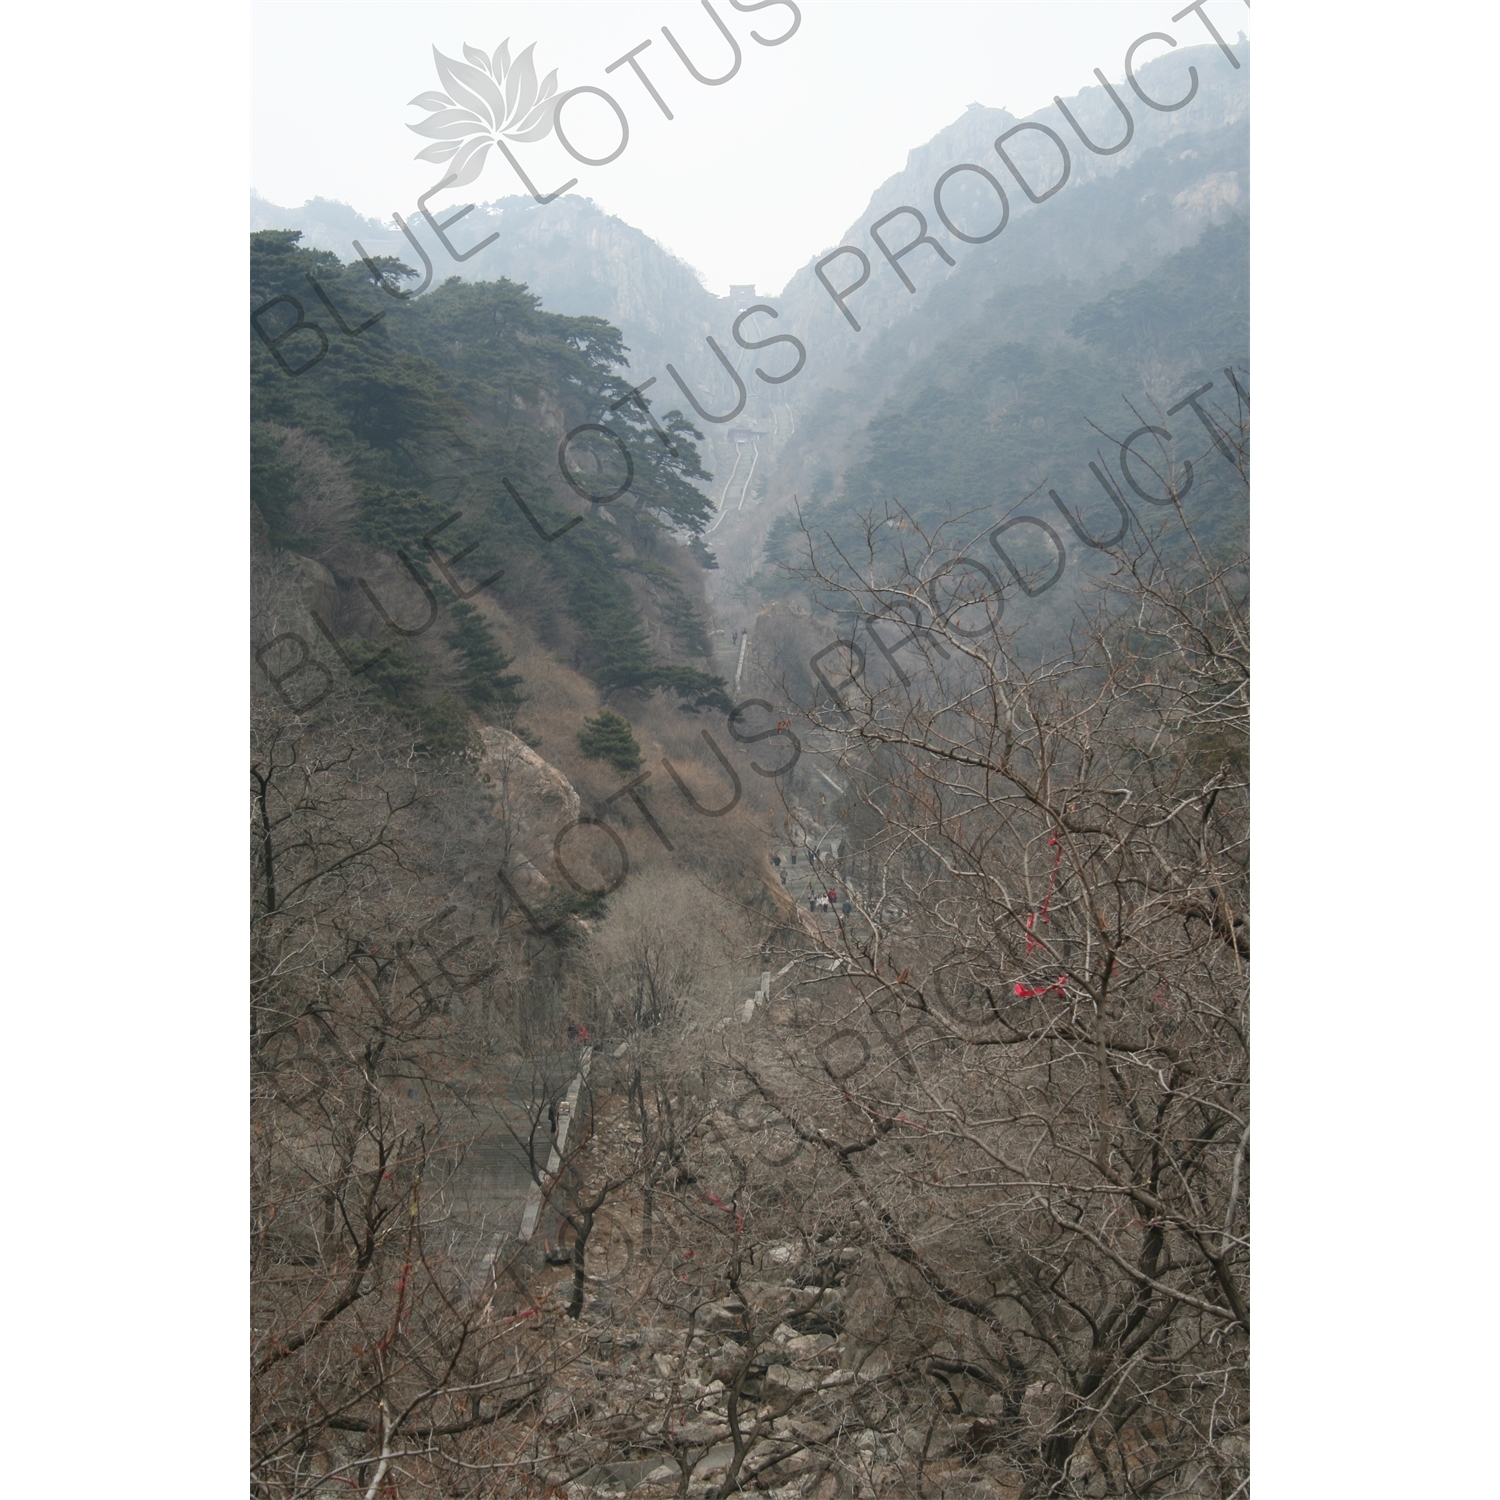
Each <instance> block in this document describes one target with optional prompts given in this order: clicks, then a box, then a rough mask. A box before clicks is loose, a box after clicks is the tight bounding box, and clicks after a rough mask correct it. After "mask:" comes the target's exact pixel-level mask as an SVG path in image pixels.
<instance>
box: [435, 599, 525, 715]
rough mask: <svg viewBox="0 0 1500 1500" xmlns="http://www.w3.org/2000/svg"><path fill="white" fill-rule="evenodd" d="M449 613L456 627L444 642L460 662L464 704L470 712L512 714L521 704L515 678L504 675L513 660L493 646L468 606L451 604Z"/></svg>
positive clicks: (484, 628) (473, 609) (518, 685)
mask: <svg viewBox="0 0 1500 1500" xmlns="http://www.w3.org/2000/svg"><path fill="white" fill-rule="evenodd" d="M452 611H453V618H454V621H455V622H456V623H455V625H454V628H453V629H452V630H451V631H449V632H448V637H447V639H448V644H449V645H450V646H452V647H453V649H454V650H455V651H457V652H458V654H459V657H460V658H461V660H462V662H463V666H462V667H461V669H460V671H459V681H460V683H461V684H462V686H461V687H460V691H461V693H462V694H463V697H464V699H465V701H466V702H467V703H469V704H470V705H471V706H472V707H474V708H501V709H506V710H510V711H511V712H514V710H515V709H517V708H519V707H520V706H521V704H522V703H523V702H524V701H525V695H524V694H523V693H522V692H521V678H520V676H519V674H517V673H511V674H509V675H507V674H506V671H505V669H506V668H507V667H508V666H510V664H511V662H512V661H513V660H514V658H513V657H510V656H507V655H506V654H505V653H504V652H503V651H502V650H501V649H500V648H499V647H498V646H497V645H496V644H495V642H494V640H493V638H492V637H491V636H490V632H489V628H488V627H487V626H486V625H485V623H484V620H483V618H482V617H481V616H480V613H479V611H478V610H477V609H475V608H474V606H473V605H472V604H465V603H464V602H463V601H462V600H455V601H454V603H453V606H452Z"/></svg>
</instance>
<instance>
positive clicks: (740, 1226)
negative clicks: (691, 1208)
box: [703, 1193, 745, 1234]
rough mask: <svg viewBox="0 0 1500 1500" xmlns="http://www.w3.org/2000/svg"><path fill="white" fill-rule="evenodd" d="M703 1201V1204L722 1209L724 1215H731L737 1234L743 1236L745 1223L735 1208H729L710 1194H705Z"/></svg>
mask: <svg viewBox="0 0 1500 1500" xmlns="http://www.w3.org/2000/svg"><path fill="white" fill-rule="evenodd" d="M703 1201H704V1202H705V1203H712V1204H713V1206H714V1207H715V1208H722V1209H723V1210H724V1212H725V1213H726V1214H733V1215H734V1222H735V1227H736V1231H737V1233H739V1234H743V1233H744V1232H745V1221H744V1219H743V1218H742V1217H741V1215H740V1211H739V1210H738V1209H737V1208H731V1207H730V1206H729V1205H728V1204H727V1203H724V1202H722V1201H721V1200H720V1199H718V1198H715V1197H714V1195H713V1194H712V1193H705V1194H704V1195H703Z"/></svg>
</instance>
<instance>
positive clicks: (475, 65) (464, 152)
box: [406, 40, 558, 187]
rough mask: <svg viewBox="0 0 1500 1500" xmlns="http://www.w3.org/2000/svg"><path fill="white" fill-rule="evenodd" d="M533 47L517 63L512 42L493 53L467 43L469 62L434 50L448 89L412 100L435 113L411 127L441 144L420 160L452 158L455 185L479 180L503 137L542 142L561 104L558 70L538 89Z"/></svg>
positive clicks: (449, 168)
mask: <svg viewBox="0 0 1500 1500" xmlns="http://www.w3.org/2000/svg"><path fill="white" fill-rule="evenodd" d="M535 45H536V44H535V43H534V42H533V43H532V47H534V46H535ZM532 47H528V48H527V49H526V50H525V51H524V52H523V53H521V55H520V56H519V57H518V58H516V60H515V61H514V62H512V61H511V57H510V42H509V40H506V41H503V42H501V43H500V45H499V46H498V47H497V48H495V55H494V56H493V57H486V56H485V54H484V53H483V52H481V51H480V50H479V49H478V48H477V47H471V46H469V45H468V43H467V42H465V43H464V56H465V57H466V58H467V59H468V61H467V62H457V61H455V60H454V59H453V58H451V57H444V56H443V54H442V53H441V52H439V51H438V49H437V48H436V47H434V48H433V49H432V56H433V60H434V61H435V62H436V64H437V71H438V77H439V78H440V79H442V81H443V84H444V86H445V87H446V88H447V90H448V92H447V93H446V94H439V93H437V92H436V91H433V92H431V93H426V94H418V95H417V97H416V98H415V99H413V100H412V101H411V102H412V103H413V104H415V105H417V106H419V107H420V108H422V109H426V110H430V111H432V113H431V114H429V115H428V117H427V118H426V119H425V120H423V121H422V123H421V124H420V125H408V126H407V127H406V128H407V129H408V130H414V131H416V133H417V134H418V135H425V136H428V137H430V138H431V139H432V140H433V141H435V142H436V144H435V145H431V146H428V147H427V148H426V150H424V151H419V152H417V155H416V160H417V161H435V162H446V163H447V164H448V165H447V173H446V175H447V176H450V177H452V178H453V180H452V181H451V182H449V183H448V186H449V187H463V186H464V185H465V184H466V183H470V182H473V181H474V179H475V178H476V177H478V176H479V174H480V172H482V171H483V170H484V159H485V157H486V156H488V155H489V150H490V147H491V146H493V145H496V144H497V143H498V141H499V139H500V137H501V136H503V137H504V138H505V139H506V140H508V141H523V142H524V141H539V140H541V139H542V138H543V137H544V136H546V135H548V134H550V133H551V130H552V126H553V121H554V116H555V113H556V110H557V104H558V99H557V69H556V68H554V69H553V70H552V71H551V72H550V73H549V74H548V75H547V76H546V78H545V79H544V80H543V81H542V85H541V87H540V88H538V87H537V81H536V67H535V65H534V64H533V63H532V61H531V52H532ZM454 174H456V175H454Z"/></svg>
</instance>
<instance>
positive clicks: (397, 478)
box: [250, 231, 724, 718]
mask: <svg viewBox="0 0 1500 1500" xmlns="http://www.w3.org/2000/svg"><path fill="white" fill-rule="evenodd" d="M297 238H298V236H297V234H296V233H295V232H294V231H292V232H287V231H264V232H261V233H258V234H256V235H254V236H253V237H252V241H251V246H252V248H251V296H252V308H254V309H258V311H257V314H256V323H255V324H254V325H253V328H252V332H251V350H250V353H251V417H252V423H253V427H252V460H253V468H252V479H251V484H252V496H251V498H252V505H253V507H254V511H255V513H256V518H257V522H258V524H263V525H264V528H265V532H266V535H267V536H268V538H269V540H270V542H271V543H272V544H273V545H274V546H277V547H280V548H284V549H287V550H289V551H291V552H294V553H300V554H303V555H305V556H307V557H308V558H310V559H312V560H314V561H315V562H323V561H327V560H328V556H331V549H335V548H336V547H337V546H338V545H339V544H340V543H347V542H348V541H350V540H354V541H358V542H363V543H365V544H367V545H368V546H370V547H373V548H376V549H379V550H380V551H381V552H382V553H383V554H384V555H386V556H387V557H388V558H389V559H391V560H392V561H394V560H395V559H396V558H398V557H401V556H402V554H404V557H405V561H404V566H405V567H407V568H408V569H409V570H410V575H411V576H410V577H409V578H408V579H406V580H405V582H404V584H403V585H402V587H403V588H404V592H402V593H397V594H395V595H394V596H393V598H392V603H391V605H390V611H391V613H392V615H400V616H402V617H403V618H405V619H410V618H412V617H413V615H415V616H416V617H417V618H420V613H421V610H422V609H423V604H422V600H421V596H420V595H419V594H418V592H417V590H418V589H425V590H431V589H432V588H435V587H436V588H441V587H442V582H441V580H440V579H439V578H438V576H437V572H436V567H435V562H434V557H433V553H432V551H431V550H430V548H429V546H428V544H427V543H424V540H423V539H424V537H429V536H434V537H435V535H436V534H435V532H434V528H445V529H443V530H442V531H441V544H438V543H437V542H436V541H434V542H433V545H434V546H438V550H439V551H441V553H442V555H443V556H444V557H448V556H451V555H452V554H454V553H457V552H459V551H460V550H461V549H467V552H466V553H465V561H464V564H463V571H464V575H465V577H466V578H467V579H468V580H469V583H470V585H472V584H473V583H475V582H478V580H479V579H481V578H485V577H488V576H490V575H492V574H494V573H496V572H497V571H500V572H503V574H504V577H503V578H500V579H497V580H496V581H495V582H494V583H493V584H491V585H490V586H489V587H490V590H491V595H492V597H494V598H497V599H498V600H499V601H500V602H501V603H502V604H503V605H513V606H514V608H515V609H516V610H517V611H519V612H520V613H521V614H522V615H523V616H524V617H525V618H527V619H528V620H529V621H530V622H531V625H532V628H534V629H535V630H536V631H537V632H538V633H539V634H540V635H541V636H542V637H543V638H545V639H546V640H547V641H549V642H551V643H554V644H556V645H558V646H559V647H561V648H562V649H564V650H565V651H566V652H567V653H568V654H569V655H570V657H571V660H572V662H573V664H574V665H575V666H576V667H577V668H578V669H579V670H580V671H582V672H584V673H585V674H586V675H587V676H589V677H590V678H591V679H592V680H594V681H595V682H597V683H598V685H599V686H600V688H601V689H602V690H604V691H605V692H606V693H611V692H618V691H635V692H644V693H649V692H651V691H653V690H655V689H658V688H664V689H667V690H669V691H671V692H673V693H675V694H676V695H677V697H678V698H679V699H680V700H681V701H682V702H683V703H684V704H687V705H690V706H701V705H704V704H721V703H723V702H724V699H723V696H722V688H721V686H720V684H719V682H718V680H717V678H715V677H714V676H713V675H712V674H711V673H708V672H706V671H705V670H704V669H703V667H702V665H701V663H702V661H703V658H704V651H705V643H704V640H703V630H704V620H705V617H704V614H703V611H702V591H701V584H700V583H699V582H698V578H697V576H696V575H697V574H698V573H699V572H700V571H701V570H700V568H699V567H698V564H700V563H701V564H703V565H709V564H711V562H712V559H711V557H710V555H709V554H708V553H707V551H706V549H704V548H703V547H702V545H701V543H699V545H698V548H697V551H696V554H695V557H696V562H691V561H689V558H688V554H687V552H686V550H685V548H684V547H682V546H679V545H677V541H674V538H676V539H678V540H680V541H682V542H692V541H696V540H697V539H698V537H699V535H700V533H701V532H702V530H703V527H704V525H705V522H706V519H707V515H708V507H707V504H706V502H705V499H704V496H703V494H702V492H701V491H700V490H699V489H698V488H697V487H696V485H695V483H694V481H695V480H698V479H702V478H704V477H706V476H705V475H704V471H703V469H702V467H701V465H700V464H699V462H698V457H697V449H696V446H695V441H694V440H695V438H696V437H697V434H696V433H695V432H694V431H693V429H692V428H691V427H690V426H689V425H688V424H687V423H686V421H685V420H684V419H683V418H682V417H681V415H680V414H678V413H673V414H670V415H668V416H667V417H666V418H665V419H663V421H662V423H661V425H662V430H663V432H664V433H665V434H669V435H670V441H668V440H666V439H665V438H661V437H658V436H657V435H656V433H655V432H654V431H653V429H652V426H651V425H650V423H649V420H648V418H647V416H646V415H645V414H644V412H643V411H642V410H641V408H640V407H638V406H637V405H636V404H635V403H633V402H630V403H627V404H626V405H625V406H624V407H621V408H619V409H618V410H616V411H614V412H613V413H612V414H611V415H610V420H611V422H612V424H613V425H614V427H615V429H616V430H617V431H623V432H625V433H628V434H629V446H630V462H631V464H632V465H633V473H632V475H631V478H630V488H629V491H628V498H627V500H626V501H625V503H621V504H617V505H615V506H614V507H613V509H609V510H606V506H605V505H604V504H600V505H597V506H595V505H591V504H589V502H587V501H583V500H582V499H581V497H580V492H584V493H586V494H588V495H594V496H599V497H602V498H603V499H604V500H605V501H608V498H609V497H610V495H611V494H612V492H614V491H616V490H619V489H620V488H621V484H622V481H623V479H624V477H625V472H624V468H623V462H622V457H621V454H620V451H619V449H618V447H617V446H616V445H614V444H612V443H610V442H609V441H608V440H607V439H604V438H602V437H601V435H600V434H599V433H598V432H597V431H591V430H586V431H583V432H581V433H578V434H576V435H575V436H574V437H572V439H571V440H570V441H568V443H567V453H566V455H565V459H566V463H567V466H568V471H569V474H571V475H572V476H573V482H572V483H571V484H570V483H569V482H568V476H567V475H564V474H563V472H562V468H561V464H562V462H563V459H560V457H559V448H560V445H561V444H562V443H563V442H564V439H565V438H566V436H567V434H568V433H569V432H570V431H571V430H572V429H574V428H577V427H581V426H586V424H591V423H592V424H597V423H598V422H599V419H600V417H601V416H602V415H604V414H606V413H607V412H608V411H609V408H610V407H611V406H612V405H613V404H615V403H617V402H618V400H619V398H620V397H621V396H622V395H624V394H625V393H626V392H627V391H628V386H627V385H626V384H625V383H624V380H623V378H622V376H623V369H622V366H623V359H624V357H623V355H622V354H621V351H620V335H619V333H618V332H617V331H616V330H615V329H613V328H611V327H610V326H609V325H608V324H606V323H604V322H603V321H602V320H601V319H598V318H587V317H584V318H567V317H561V316H558V315H554V314H549V313H546V312H544V311H542V310H541V309H540V307H539V304H538V299H537V298H535V297H534V296H531V295H529V294H528V293H526V292H525V291H524V290H523V289H521V288H518V287H516V286H514V285H512V284H510V283H508V282H503V281H501V282H489V283H481V284H477V285H466V284H463V283H460V282H459V281H457V279H454V280H452V281H450V282H448V283H446V284H445V285H443V286H441V287H437V288H435V289H434V290H433V291H432V292H431V293H429V294H428V295H426V296H424V297H421V298H415V299H412V300H410V301H404V300H402V296H401V294H400V293H399V292H398V291H397V290H396V289H398V288H399V287H400V286H401V283H402V282H403V281H405V280H409V279H410V278H412V277H413V276H414V275H415V273H414V272H412V271H411V270H410V269H409V268H406V267H404V266H402V265H400V264H399V263H397V262H394V261H385V262H382V263H381V265H382V270H383V272H384V275H385V277H386V280H385V282H384V284H383V285H381V286H380V287H378V288H377V286H376V285H374V284H373V283H372V279H371V277H370V276H369V275H368V274H367V272H366V271H365V269H364V267H363V266H361V265H360V264H359V262H356V263H355V266H354V267H353V268H351V267H346V266H344V265H342V264H341V263H340V262H339V260H338V258H337V257H336V256H334V255H332V254H331V253H329V252H326V251H307V250H303V249H300V248H299V247H298V245H297ZM304 320H305V322H306V323H307V324H308V325H309V326H307V327H304V328H300V329H299V328H298V327H297V324H298V323H299V322H302V321H304ZM312 325H317V326H316V327H313V326H312ZM325 345H326V352H325ZM294 435H295V438H296V440H295V441H293V442H292V443H291V445H290V446H289V445H288V440H289V438H292V437H293V436H294ZM307 440H311V441H312V442H313V443H314V444H316V446H317V452H318V453H319V454H323V455H327V457H328V458H329V459H330V460H331V461H332V462H334V463H335V464H336V465H337V466H338V468H339V469H340V470H341V472H342V474H343V475H344V476H346V477H347V484H348V489H349V492H348V495H347V498H345V497H343V496H342V495H341V496H340V498H339V500H338V501H335V500H334V499H332V498H331V497H330V496H328V495H321V496H320V495H319V494H318V487H317V485H316V483H315V482H314V479H313V476H311V475H307V474H304V472H303V469H304V468H305V464H304V462H303V461H302V460H301V459H299V457H298V455H299V454H302V453H305V452H306V451H308V450H307ZM512 491H514V492H515V494H517V495H519V496H520V497H521V501H522V503H524V505H525V506H526V507H527V508H529V509H530V511H531V512H532V515H533V516H534V517H535V518H536V521H537V523H538V524H537V525H534V524H533V523H532V521H531V520H530V519H528V517H527V515H526V513H525V512H524V511H523V509H522V505H521V504H518V503H517V501H516V499H515V498H513V497H512ZM585 508H587V509H589V510H592V511H593V513H594V518H595V519H594V521H593V524H589V525H574V526H572V527H571V528H570V529H569V530H567V531H566V532H565V533H564V534H563V535H562V536H560V537H558V538H557V540H556V541H555V542H547V541H544V540H543V536H542V534H541V531H545V532H546V533H549V534H550V533H552V532H555V531H556V530H557V528H558V527H560V526H565V525H567V523H568V522H569V520H570V519H574V518H577V516H578V513H579V512H580V510H582V509H585ZM335 512H336V513H335ZM603 516H607V521H606V522H604V523H602V524H601V522H600V520H599V518H600V517H603ZM455 517H456V519H452V520H451V521H450V518H455ZM445 523H446V527H445ZM539 526H540V528H541V530H539ZM396 571H397V572H398V573H399V571H400V570H399V569H397V570H396ZM335 582H336V583H337V585H338V602H337V618H336V619H326V620H325V623H326V624H327V625H328V626H330V627H331V629H332V633H333V634H335V635H337V636H338V637H339V638H340V643H341V645H342V647H343V649H345V650H346V651H348V652H349V653H351V654H352V656H353V657H354V658H355V659H356V660H363V657H362V656H361V653H363V652H366V651H373V650H374V648H373V647H371V646H368V645H367V644H365V643H366V642H368V641H370V640H371V639H373V638H374V637H375V635H376V633H377V632H378V631H379V629H380V626H381V623H382V621H381V616H380V614H379V610H380V608H381V606H380V604H379V602H378V601H377V600H375V599H374V598H373V596H371V595H369V594H367V593H365V591H363V590H361V589H359V588H357V587H356V586H355V579H354V578H353V577H352V576H351V577H344V578H338V579H336V580H335ZM414 584H415V587H413V585H414ZM396 600H399V601H400V603H399V604H398V603H397V602H395V601H396ZM371 605H373V609H372V608H371V607H370V606H371ZM663 623H664V624H665V625H666V627H667V629H666V630H665V632H661V631H657V632H655V634H656V636H657V642H656V643H655V644H653V642H652V641H651V640H649V639H648V630H650V627H651V626H652V625H654V624H663ZM465 632H466V633H465ZM460 633H461V634H462V636H463V638H462V640H461V642H460V644H459V645H458V646H456V647H452V650H454V651H456V652H457V653H458V655H459V657H460V658H463V659H464V660H472V659H473V656H474V653H475V652H482V651H483V650H485V649H487V648H485V647H484V646H483V644H482V643H481V641H480V638H479V636H478V634H476V627H474V626H473V625H472V624H471V625H468V626H466V627H461V628H460ZM421 634H423V632H419V631H409V632H407V633H406V634H405V635H403V637H402V644H401V645H400V646H397V647H391V648H390V649H389V651H388V652H386V650H385V646H382V647H381V652H377V653H376V654H381V653H385V654H383V656H382V660H381V661H380V662H379V663H372V664H371V665H369V666H368V668H367V673H368V676H369V678H370V680H371V681H372V682H373V683H376V684H378V685H380V687H381V688H382V690H384V691H385V692H387V693H388V694H389V695H390V696H391V698H392V699H393V700H394V701H398V702H400V703H403V704H405V705H407V706H408V707H409V708H411V710H412V711H413V712H417V713H419V714H420V713H426V714H427V715H428V717H429V718H430V716H431V712H432V704H431V703H430V702H429V697H430V694H429V690H428V686H427V679H428V678H429V676H431V675H432V673H433V672H434V671H436V670H437V668H438V666H439V659H440V658H441V657H442V656H443V652H442V650H441V649H440V648H438V649H436V650H435V649H434V648H435V647H437V642H438V641H439V640H442V641H445V642H446V637H445V636H444V635H443V634H442V632H437V633H436V634H435V636H434V637H430V638H428V639H427V640H425V641H424V642H423V643H422V644H421V645H420V646H418V645H408V644H406V641H407V637H408V636H413V637H414V636H418V635H421ZM663 635H665V640H663V639H662V636H663ZM388 644H389V643H388V642H387V645H388ZM465 653H467V656H466V655H465ZM695 660H696V661H697V662H698V663H700V664H699V665H693V664H692V663H693V662H694V661H695ZM451 668H452V670H454V671H457V672H458V673H459V674H460V676H461V675H462V671H463V667H462V665H461V664H460V663H453V664H451ZM457 691H458V695H459V697H460V698H464V696H465V693H466V692H467V698H466V699H465V701H467V702H468V704H469V705H470V706H471V707H479V706H481V703H480V702H479V701H477V700H476V698H475V691H476V690H474V689H472V688H469V689H465V688H464V687H463V686H462V685H461V684H460V685H459V687H458V689H457Z"/></svg>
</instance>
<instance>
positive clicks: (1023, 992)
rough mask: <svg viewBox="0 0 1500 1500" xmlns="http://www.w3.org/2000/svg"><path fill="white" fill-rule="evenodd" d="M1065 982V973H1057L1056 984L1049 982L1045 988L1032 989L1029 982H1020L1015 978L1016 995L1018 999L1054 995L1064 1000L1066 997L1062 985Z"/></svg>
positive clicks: (1035, 998)
mask: <svg viewBox="0 0 1500 1500" xmlns="http://www.w3.org/2000/svg"><path fill="white" fill-rule="evenodd" d="M1067 982H1068V976H1067V975H1066V974H1059V975H1058V976H1057V983H1056V984H1049V985H1047V986H1046V988H1045V989H1040V990H1034V989H1032V987H1031V986H1030V985H1029V984H1022V983H1021V982H1020V980H1017V981H1016V997H1017V999H1020V1000H1040V999H1042V998H1043V996H1046V995H1056V996H1057V998H1058V999H1059V1000H1066V999H1067V998H1068V997H1067V995H1066V994H1065V993H1064V992H1063V987H1064V986H1065V985H1066V984H1067Z"/></svg>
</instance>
